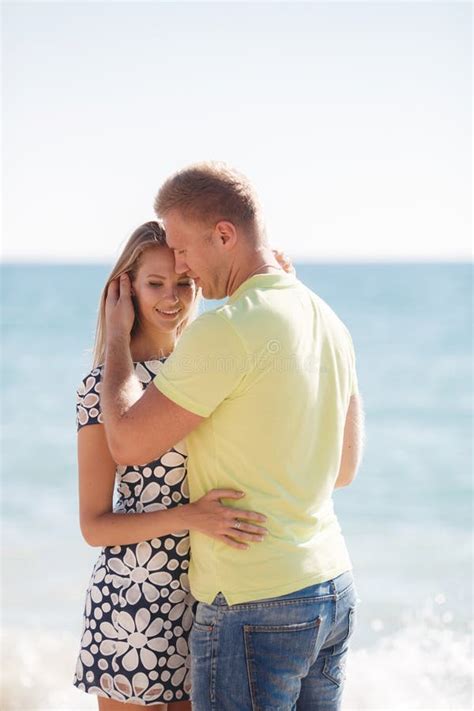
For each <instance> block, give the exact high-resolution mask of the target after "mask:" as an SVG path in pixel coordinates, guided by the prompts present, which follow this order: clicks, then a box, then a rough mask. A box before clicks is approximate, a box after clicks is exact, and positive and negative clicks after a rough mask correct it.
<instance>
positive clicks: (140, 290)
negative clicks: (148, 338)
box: [132, 247, 196, 333]
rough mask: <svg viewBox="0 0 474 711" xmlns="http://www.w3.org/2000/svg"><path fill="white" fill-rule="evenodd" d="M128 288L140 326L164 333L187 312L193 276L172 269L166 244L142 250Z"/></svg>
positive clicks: (193, 293) (193, 294)
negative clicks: (130, 290)
mask: <svg viewBox="0 0 474 711" xmlns="http://www.w3.org/2000/svg"><path fill="white" fill-rule="evenodd" d="M132 290H133V291H132V293H133V295H134V297H135V304H136V310H137V317H138V321H139V323H140V326H141V327H142V328H143V327H145V328H149V327H152V328H156V329H158V330H159V331H161V332H165V333H171V332H173V331H175V330H176V329H177V328H178V326H179V325H180V324H181V323H182V322H183V321H184V320H185V319H186V318H187V317H188V316H189V312H190V311H191V308H192V306H193V304H194V300H195V298H196V285H195V283H194V280H193V279H191V278H190V277H187V276H184V275H183V274H181V275H179V274H177V273H176V272H175V261H174V254H173V252H172V251H171V249H169V248H168V247H150V248H149V249H146V250H145V252H143V254H142V255H141V257H140V262H139V267H138V270H137V272H136V275H135V279H134V280H133V282H132Z"/></svg>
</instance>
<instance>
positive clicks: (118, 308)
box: [105, 274, 135, 342]
mask: <svg viewBox="0 0 474 711" xmlns="http://www.w3.org/2000/svg"><path fill="white" fill-rule="evenodd" d="M134 321H135V309H134V306H133V301H132V296H131V283H130V277H129V276H128V274H122V275H121V276H120V277H119V278H118V279H114V280H113V281H111V282H110V284H109V288H108V289H107V297H106V300H105V322H106V337H107V341H108V342H110V341H113V340H114V339H115V338H117V337H118V338H121V337H125V338H130V332H131V330H132V327H133V322H134Z"/></svg>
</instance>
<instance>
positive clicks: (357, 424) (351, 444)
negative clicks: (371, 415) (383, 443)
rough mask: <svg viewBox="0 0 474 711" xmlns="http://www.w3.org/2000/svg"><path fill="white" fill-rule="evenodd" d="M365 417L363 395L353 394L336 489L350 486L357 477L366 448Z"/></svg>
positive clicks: (347, 417) (348, 409) (345, 427)
mask: <svg viewBox="0 0 474 711" xmlns="http://www.w3.org/2000/svg"><path fill="white" fill-rule="evenodd" d="M364 419H365V418H364V410H363V408H362V400H361V397H360V395H352V396H351V399H350V401H349V407H348V408H347V415H346V423H345V426H344V440H343V445H342V456H341V464H340V466H339V473H338V475H337V479H336V483H335V485H334V488H335V489H338V488H340V487H342V486H349V484H351V483H352V481H353V480H354V479H355V476H356V474H357V469H358V467H359V464H360V462H361V460H362V454H363V448H364V441H365V426H364Z"/></svg>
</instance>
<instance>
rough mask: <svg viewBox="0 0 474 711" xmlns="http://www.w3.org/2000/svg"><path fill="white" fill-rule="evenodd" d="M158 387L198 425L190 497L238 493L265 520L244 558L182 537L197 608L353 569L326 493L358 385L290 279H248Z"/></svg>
mask: <svg viewBox="0 0 474 711" xmlns="http://www.w3.org/2000/svg"><path fill="white" fill-rule="evenodd" d="M184 363H186V364H187V366H188V367H187V368H183V364H184ZM184 371H186V372H184ZM156 385H157V387H158V388H159V389H160V390H161V391H162V392H163V393H164V394H165V395H167V396H169V397H170V398H171V399H173V400H174V401H175V402H177V403H178V404H180V405H182V406H183V407H185V408H187V409H189V410H191V411H195V412H196V413H197V414H201V415H204V416H206V420H205V421H204V422H203V423H202V424H201V425H200V426H199V427H198V428H197V429H196V430H195V431H194V432H192V433H191V434H190V435H189V436H188V438H187V444H188V450H189V468H188V476H189V485H190V494H191V500H196V499H198V498H199V497H200V496H202V495H203V494H204V493H206V492H207V491H209V490H210V489H212V488H233V489H238V490H242V491H244V492H245V494H246V497H245V498H244V499H243V500H242V501H241V502H239V504H238V506H239V507H240V508H242V507H243V508H246V509H249V510H255V511H260V512H261V513H264V514H265V515H267V517H268V521H267V524H266V526H267V528H268V529H269V535H268V536H267V538H266V540H265V541H264V542H263V543H259V544H253V545H252V546H251V547H250V549H249V550H248V551H238V550H235V549H233V548H229V547H228V546H226V545H225V544H223V543H220V542H219V541H217V540H211V539H210V538H208V537H206V536H204V535H202V534H199V533H196V532H193V533H192V534H191V546H192V558H191V568H190V578H191V586H192V590H193V593H194V594H195V595H196V597H197V598H198V599H200V600H202V601H205V602H212V600H213V599H214V597H215V595H216V594H217V593H218V592H223V593H224V595H225V597H226V599H227V600H228V602H229V603H230V604H234V603H239V602H246V601H250V600H257V599H262V598H266V597H275V596H279V595H283V594H286V593H289V592H292V591H294V590H297V589H301V588H303V587H305V586H307V585H311V584H314V583H318V582H323V581H325V580H328V579H330V578H333V577H335V576H336V575H338V574H340V573H342V572H344V571H346V570H348V569H350V568H351V567H352V565H351V561H350V558H349V556H348V553H347V550H346V547H345V543H344V539H343V537H342V534H341V532H340V527H339V524H338V522H337V519H336V516H335V514H334V511H333V505H332V499H331V495H332V491H333V488H334V484H335V481H336V478H337V474H338V471H339V465H340V460H341V452H342V442H343V434H344V424H345V418H346V413H347V408H348V404H349V399H350V396H351V394H354V393H356V392H357V377H356V373H355V363H354V352H353V348H352V342H351V338H350V335H349V332H348V330H347V328H346V327H345V326H344V324H343V323H342V322H341V321H340V319H339V318H338V317H337V316H336V314H335V313H334V312H333V311H332V310H331V309H330V307H329V306H328V305H327V304H326V303H325V302H324V301H323V300H322V299H320V298H319V297H318V296H316V295H315V294H314V293H313V292H311V291H310V290H309V289H307V288H306V287H305V286H304V285H303V284H301V282H299V281H298V280H297V279H296V278H295V277H293V276H291V275H287V274H277V275H275V274H263V275H257V276H254V277H252V278H250V279H248V280H247V281H245V282H244V283H243V284H242V285H241V286H240V287H239V288H238V289H237V291H236V292H234V294H233V295H232V296H231V297H230V298H229V300H228V302H227V303H226V304H225V305H224V306H222V307H220V308H218V309H217V310H215V311H213V312H210V313H207V314H204V315H203V316H201V317H200V318H199V319H198V320H197V321H196V322H195V323H194V324H193V325H192V326H191V327H190V328H189V329H188V331H187V332H186V333H185V334H183V336H182V339H181V341H180V343H179V344H178V347H177V349H176V351H175V353H174V354H173V356H171V357H170V359H169V361H168V363H167V364H166V366H165V368H164V369H163V370H162V372H161V373H160V375H159V376H157V378H156Z"/></svg>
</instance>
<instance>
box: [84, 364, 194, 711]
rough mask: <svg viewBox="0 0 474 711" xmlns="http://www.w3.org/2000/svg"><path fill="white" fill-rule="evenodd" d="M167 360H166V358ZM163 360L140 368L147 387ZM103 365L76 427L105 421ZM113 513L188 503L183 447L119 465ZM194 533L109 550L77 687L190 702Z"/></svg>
mask: <svg viewBox="0 0 474 711" xmlns="http://www.w3.org/2000/svg"><path fill="white" fill-rule="evenodd" d="M163 360H164V359H163ZM162 362H163V361H160V360H153V361H144V362H143V361H142V362H139V363H135V372H136V374H137V376H138V378H139V380H140V382H141V383H142V384H143V387H146V386H147V385H148V383H150V382H151V380H152V379H153V377H154V376H155V374H156V373H157V372H158V370H159V369H160V367H161V365H162ZM101 372H102V368H101V367H98V368H96V369H94V370H92V371H91V372H90V373H89V375H87V377H86V378H84V380H83V382H82V384H81V385H80V387H79V389H78V391H77V427H78V429H80V428H81V427H86V426H89V425H97V424H101V423H102V422H103V420H102V414H101V410H100V386H101ZM116 496H117V500H116V503H115V504H114V511H116V512H117V513H123V514H124V515H126V514H127V513H131V512H144V511H159V510H162V509H166V508H171V507H173V506H180V505H182V504H185V503H187V502H188V501H189V495H188V489H187V481H186V449H185V447H184V443H180V444H178V445H176V447H173V449H171V450H170V451H169V452H167V453H166V454H164V455H163V456H162V457H160V459H157V460H156V461H153V462H150V463H149V464H147V465H145V466H126V467H125V466H118V467H117V473H116ZM188 567H189V534H188V532H187V531H184V532H183V533H180V534H175V535H171V534H170V535H167V536H162V537H161V538H153V539H151V540H148V541H142V542H140V543H136V544H132V545H121V546H111V547H109V546H106V547H104V548H102V550H101V552H100V555H99V558H98V560H97V562H96V564H95V566H94V569H93V571H92V577H91V580H90V583H89V587H88V588H87V593H86V602H85V611H84V624H83V632H82V640H81V648H80V652H79V657H78V660H77V666H76V672H75V675H74V680H73V683H74V685H75V686H77V687H78V688H79V689H82V690H83V691H85V692H87V693H89V694H96V695H99V696H105V697H108V698H113V699H117V700H120V701H123V702H127V701H128V702H129V703H134V704H140V705H143V706H146V705H151V704H157V703H167V702H173V701H182V700H187V699H189V692H190V658H189V652H188V635H189V631H190V629H191V625H192V621H193V611H194V605H195V600H194V598H193V597H192V595H191V593H190V591H189V583H188V573H187V571H188Z"/></svg>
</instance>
